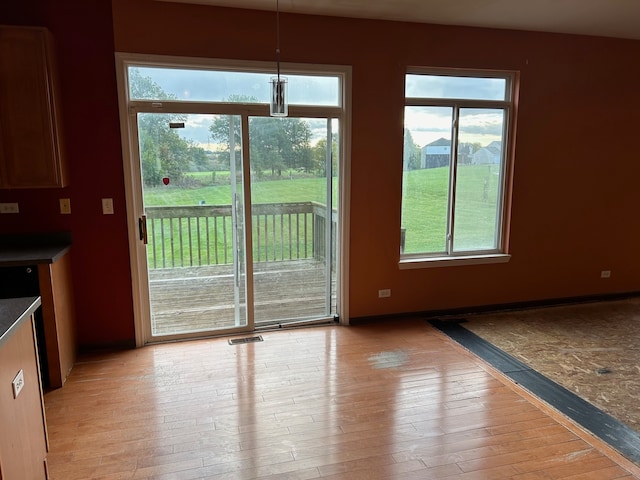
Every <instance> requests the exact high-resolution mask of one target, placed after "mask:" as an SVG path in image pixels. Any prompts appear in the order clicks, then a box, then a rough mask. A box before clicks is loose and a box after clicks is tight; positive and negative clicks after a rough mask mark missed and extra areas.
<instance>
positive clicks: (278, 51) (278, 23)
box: [276, 0, 280, 82]
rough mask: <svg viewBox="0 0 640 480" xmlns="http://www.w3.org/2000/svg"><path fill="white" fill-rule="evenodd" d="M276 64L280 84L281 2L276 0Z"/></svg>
mask: <svg viewBox="0 0 640 480" xmlns="http://www.w3.org/2000/svg"><path fill="white" fill-rule="evenodd" d="M276 64H277V67H278V82H280V0H276Z"/></svg>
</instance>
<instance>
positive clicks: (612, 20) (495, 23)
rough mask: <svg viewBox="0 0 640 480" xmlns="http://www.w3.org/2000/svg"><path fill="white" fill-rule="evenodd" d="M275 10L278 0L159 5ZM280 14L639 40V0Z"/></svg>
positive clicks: (449, 2) (470, 2)
mask: <svg viewBox="0 0 640 480" xmlns="http://www.w3.org/2000/svg"><path fill="white" fill-rule="evenodd" d="M161 1H173V2H178V3H200V4H207V5H218V6H224V7H235V8H250V9H257V10H275V9H276V0H161ZM279 3H280V11H281V12H294V13H306V14H312V15H331V16H338V17H356V18H374V19H384V20H400V21H409V22H421V23H436V24H441V25H465V26H475V27H490V28H508V29H516V30H533V31H541V32H556V33H572V34H582V35H596V36H605V37H618V38H631V39H637V40H640V0H279Z"/></svg>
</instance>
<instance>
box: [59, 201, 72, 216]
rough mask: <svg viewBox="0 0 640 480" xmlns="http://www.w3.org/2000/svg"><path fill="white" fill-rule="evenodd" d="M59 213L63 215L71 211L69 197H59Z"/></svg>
mask: <svg viewBox="0 0 640 480" xmlns="http://www.w3.org/2000/svg"><path fill="white" fill-rule="evenodd" d="M60 213H62V214H63V215H68V214H70V213H71V199H70V198H61V199H60Z"/></svg>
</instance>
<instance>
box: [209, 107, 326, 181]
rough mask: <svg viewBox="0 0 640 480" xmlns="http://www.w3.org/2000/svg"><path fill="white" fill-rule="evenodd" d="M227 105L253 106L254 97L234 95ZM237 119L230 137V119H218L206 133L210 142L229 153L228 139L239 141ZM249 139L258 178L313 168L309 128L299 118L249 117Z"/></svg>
mask: <svg viewBox="0 0 640 480" xmlns="http://www.w3.org/2000/svg"><path fill="white" fill-rule="evenodd" d="M229 102H235V103H238V102H242V103H255V102H257V100H256V99H255V98H253V97H245V96H238V95H236V96H233V97H230V98H229ZM240 128H241V125H240V120H239V119H238V120H237V121H234V126H233V133H232V135H233V137H231V132H230V129H231V126H230V116H229V115H221V116H217V117H216V118H215V119H214V120H213V122H212V124H211V126H210V127H209V131H210V133H211V136H212V138H213V140H214V141H215V142H217V143H219V144H220V145H224V146H225V150H226V151H227V152H229V149H230V139H231V138H233V140H234V142H235V144H236V145H240V142H241V141H242V136H241V131H240ZM249 138H250V139H251V145H250V153H251V167H252V168H253V170H254V171H255V172H256V174H257V175H258V176H261V175H263V174H264V172H265V171H270V172H271V175H272V176H274V177H275V176H276V175H277V176H281V175H282V172H283V170H286V169H295V170H300V169H301V170H303V171H306V172H309V171H312V170H313V168H314V163H313V156H312V154H311V129H310V127H309V124H308V123H307V122H305V121H304V120H302V119H299V118H271V117H251V118H250V119H249Z"/></svg>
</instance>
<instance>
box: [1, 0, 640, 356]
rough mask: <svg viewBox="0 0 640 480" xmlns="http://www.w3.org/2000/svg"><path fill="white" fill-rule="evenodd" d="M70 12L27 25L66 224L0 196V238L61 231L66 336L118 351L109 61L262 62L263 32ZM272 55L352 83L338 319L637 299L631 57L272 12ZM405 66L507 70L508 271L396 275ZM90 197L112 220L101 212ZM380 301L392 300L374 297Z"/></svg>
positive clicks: (120, 205) (200, 14) (119, 241)
mask: <svg viewBox="0 0 640 480" xmlns="http://www.w3.org/2000/svg"><path fill="white" fill-rule="evenodd" d="M33 1H35V0H33ZM53 3H55V5H56V8H55V9H53V8H52V4H53ZM85 3H89V2H81V1H80V0H62V1H56V2H54V1H53V0H48V1H47V2H46V3H45V6H46V7H47V9H46V12H45V14H44V17H45V18H44V20H42V21H44V22H45V23H47V24H48V25H49V26H50V28H51V29H52V31H53V32H54V35H55V36H56V38H57V39H58V43H59V46H60V64H61V66H62V70H63V87H64V89H63V90H64V101H65V102H64V103H65V104H64V107H65V128H66V130H67V141H68V144H69V147H70V148H69V150H70V152H69V154H70V159H71V165H72V186H71V187H69V189H68V192H65V195H66V194H68V195H69V196H70V197H71V198H72V204H73V209H74V210H73V212H74V213H73V215H71V217H70V218H64V217H61V216H60V215H59V214H57V210H56V209H57V203H56V202H57V198H58V197H59V196H61V193H62V192H59V191H43V192H1V191H0V201H20V205H21V209H22V208H23V202H24V205H25V209H24V213H21V214H20V215H19V219H12V220H11V221H10V222H8V223H7V222H6V221H5V219H4V218H2V219H0V221H1V222H2V225H0V232H2V231H22V230H28V231H34V230H35V231H46V230H50V229H67V228H68V229H70V230H71V231H72V232H73V235H74V242H75V244H74V275H75V282H76V289H77V292H76V294H77V298H78V305H77V307H78V313H79V318H80V322H81V325H80V338H81V342H83V344H86V345H95V344H101V343H102V344H110V343H119V342H120V343H122V342H127V341H131V340H132V339H133V320H132V306H131V305H132V300H131V293H130V291H131V279H130V272H129V258H128V248H127V239H126V224H125V213H124V209H125V205H124V190H123V188H124V187H123V169H122V156H121V150H120V140H119V125H118V117H117V103H116V102H117V98H116V90H115V72H114V59H113V51H114V49H115V50H116V51H123V52H135V53H148V54H167V55H185V56H203V57H214V58H230V59H246V60H273V58H274V48H275V45H274V43H275V38H274V22H275V16H274V14H273V12H271V13H270V12H257V11H249V10H235V9H224V8H214V7H205V6H199V5H181V4H172V3H164V2H154V1H150V0H113V2H112V5H110V3H109V2H108V1H105V0H96V1H92V2H90V3H91V6H88V5H85ZM111 10H112V13H113V22H112V18H111V17H110V16H109V15H110V11H111ZM22 20H24V19H23V18H21V19H19V20H16V21H22ZM35 20H36V21H37V20H38V19H35ZM281 49H282V60H283V62H301V63H318V64H322V63H328V64H345V65H352V67H353V115H352V125H353V127H352V152H351V174H352V175H351V209H350V213H351V232H350V235H351V237H350V238H351V240H350V250H351V257H350V265H349V269H350V274H351V280H350V285H349V289H350V294H351V295H350V309H351V310H350V313H351V316H352V317H366V316H376V315H386V314H392V313H400V312H412V311H425V310H438V309H452V308H459V307H468V306H479V305H493V304H501V303H511V302H520V301H532V300H542V299H552V298H563V297H573V296H582V295H592V294H607V293H618V292H629V291H638V290H640V279H638V276H637V275H636V267H637V265H638V264H639V259H638V253H637V252H636V248H635V247H636V245H637V244H638V241H639V240H640V220H639V219H638V215H637V213H636V206H637V205H638V204H640V190H639V189H638V188H636V185H635V182H636V178H638V177H639V176H640V175H639V174H640V162H638V161H637V160H638V158H637V157H638V149H637V146H636V144H637V141H636V137H637V135H636V129H637V125H636V124H637V119H636V118H635V117H634V112H635V111H637V110H638V107H639V106H640V96H639V95H638V93H637V82H636V78H637V77H638V74H639V73H640V65H639V64H638V62H636V60H637V58H639V55H640V42H637V41H625V40H612V39H602V38H591V37H579V36H568V35H555V34H541V33H525V32H513V31H500V30H487V29H473V28H459V27H445V26H430V25H419V24H410V23H395V22H383V21H367V20H354V19H339V18H329V17H314V16H299V15H290V14H282V15H281ZM409 65H425V66H442V67H461V68H488V69H492V68H494V69H509V70H518V71H520V72H521V85H520V98H519V115H518V131H517V143H516V163H515V171H514V177H513V204H512V219H511V231H510V251H511V253H512V255H513V257H512V260H511V261H510V262H509V263H506V264H497V265H482V266H465V267H453V268H433V269H423V270H402V271H401V270H399V268H398V250H399V233H398V232H399V226H400V192H401V163H402V144H403V142H402V113H403V75H404V72H405V70H406V68H407V66H409ZM103 196H110V197H113V198H114V201H115V206H116V212H117V213H116V215H114V216H109V217H106V216H102V215H101V214H100V198H101V197H103ZM16 199H17V200H16ZM604 269H607V270H611V271H612V277H611V278H610V279H608V280H602V279H600V271H601V270H604ZM380 288H390V289H391V290H392V297H391V298H385V299H378V298H377V291H378V289H380Z"/></svg>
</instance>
